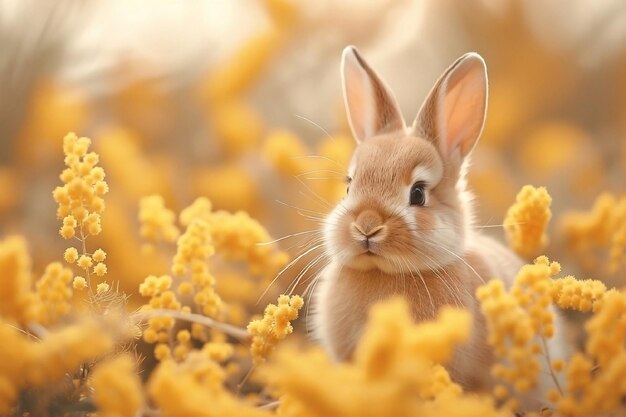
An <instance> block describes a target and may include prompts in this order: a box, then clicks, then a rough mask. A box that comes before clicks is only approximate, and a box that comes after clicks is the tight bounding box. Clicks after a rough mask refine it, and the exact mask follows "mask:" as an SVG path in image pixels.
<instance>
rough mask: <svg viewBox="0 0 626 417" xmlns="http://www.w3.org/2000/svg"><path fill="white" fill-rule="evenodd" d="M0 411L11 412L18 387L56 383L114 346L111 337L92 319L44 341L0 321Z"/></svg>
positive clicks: (8, 413)
mask: <svg viewBox="0 0 626 417" xmlns="http://www.w3.org/2000/svg"><path fill="white" fill-rule="evenodd" d="M0 338H1V339H2V342H3V343H2V347H1V348H0V352H1V353H2V354H1V355H0V414H2V415H10V412H11V410H12V407H13V405H14V404H15V402H16V400H17V396H18V394H19V392H20V390H21V389H24V388H26V387H42V386H44V385H46V384H51V383H57V382H60V381H61V380H62V378H63V377H66V376H67V374H68V372H75V371H77V370H78V368H79V366H80V365H81V364H83V363H85V362H87V361H91V360H93V359H94V358H96V357H98V356H99V355H103V354H105V353H107V352H109V351H110V349H111V348H112V347H113V341H112V339H111V337H110V336H109V335H108V334H107V333H106V332H104V331H102V329H101V328H100V327H99V326H97V325H95V324H94V323H91V322H85V323H78V324H75V325H71V326H67V327H65V328H63V329H62V330H60V331H58V332H50V333H48V334H46V336H45V338H44V339H43V340H40V341H39V340H35V339H34V338H32V337H29V336H27V335H24V334H23V333H22V332H20V331H19V330H17V329H15V328H14V327H12V326H10V325H9V323H7V322H4V321H2V320H0Z"/></svg>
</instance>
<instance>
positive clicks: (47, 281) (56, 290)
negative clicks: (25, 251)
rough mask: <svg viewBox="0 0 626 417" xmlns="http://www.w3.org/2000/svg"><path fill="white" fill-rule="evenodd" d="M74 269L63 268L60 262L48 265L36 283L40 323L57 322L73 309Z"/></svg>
mask: <svg viewBox="0 0 626 417" xmlns="http://www.w3.org/2000/svg"><path fill="white" fill-rule="evenodd" d="M72 280H73V275H72V271H71V270H70V269H68V268H63V266H62V265H61V264H60V263H59V262H53V263H51V264H49V265H48V266H47V267H46V270H45V272H44V274H43V275H42V277H41V278H40V279H39V280H38V281H37V283H36V289H37V300H38V303H37V321H38V322H39V323H40V324H44V325H45V324H53V323H56V322H57V320H59V319H60V318H61V317H63V316H65V315H67V314H68V313H69V312H70V310H71V304H70V299H71V298H72V289H71V287H70V284H71V283H72Z"/></svg>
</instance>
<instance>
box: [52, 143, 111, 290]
mask: <svg viewBox="0 0 626 417" xmlns="http://www.w3.org/2000/svg"><path fill="white" fill-rule="evenodd" d="M90 145H91V139H89V138H85V137H81V138H79V137H77V136H76V135H75V134H74V133H70V134H68V135H67V136H65V138H64V139H63V152H64V154H65V165H66V167H67V168H65V169H64V170H63V172H62V173H61V176H60V178H61V181H62V182H63V183H64V185H63V186H60V187H56V188H55V190H54V192H53V197H54V200H55V201H56V202H57V203H58V205H59V208H58V210H57V217H58V218H59V219H62V221H63V226H62V227H61V230H60V231H59V233H60V234H61V236H62V237H63V238H64V239H71V238H73V237H77V238H78V240H79V241H80V242H81V245H82V247H81V250H80V253H79V250H78V249H76V248H75V247H69V248H67V249H66V251H65V253H64V259H65V260H66V262H68V263H71V264H73V263H76V265H77V266H78V267H79V268H80V269H81V270H83V271H84V274H85V277H83V276H77V277H76V278H75V279H74V283H73V286H74V288H75V289H77V290H82V289H85V288H89V289H90V290H91V287H90V284H91V283H90V277H91V274H95V275H97V276H98V277H102V276H104V275H105V274H106V273H107V267H106V264H105V263H104V261H105V259H106V253H105V252H104V251H103V250H102V249H98V250H96V251H95V252H94V253H93V254H89V253H87V247H86V239H87V237H88V236H95V235H98V234H100V232H101V231H102V225H101V215H102V213H103V211H104V207H105V205H104V199H103V198H102V196H103V195H104V194H106V193H107V192H108V191H109V186H108V184H107V183H106V181H105V180H104V177H105V172H104V169H102V167H99V166H97V165H98V162H99V159H100V158H99V156H98V154H97V153H95V152H88V151H89V146H90ZM107 285H108V284H107ZM104 288H105V287H104V286H102V285H100V286H98V290H99V291H102V290H103V289H104Z"/></svg>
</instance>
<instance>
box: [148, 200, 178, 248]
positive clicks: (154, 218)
mask: <svg viewBox="0 0 626 417" xmlns="http://www.w3.org/2000/svg"><path fill="white" fill-rule="evenodd" d="M139 222H140V224H141V229H140V230H139V234H140V235H141V237H142V238H144V239H147V240H148V241H149V242H151V243H153V244H154V243H158V242H170V243H171V242H175V241H176V239H178V236H179V235H180V230H179V229H178V227H177V226H176V223H175V222H176V215H175V214H174V212H173V211H172V210H170V209H168V208H166V207H165V202H164V201H163V197H161V196H160V195H151V196H148V197H144V198H142V199H141V200H140V201H139Z"/></svg>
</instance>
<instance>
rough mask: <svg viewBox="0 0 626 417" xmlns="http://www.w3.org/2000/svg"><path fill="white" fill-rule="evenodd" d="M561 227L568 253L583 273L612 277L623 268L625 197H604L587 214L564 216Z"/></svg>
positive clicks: (576, 213) (625, 247) (624, 251)
mask: <svg viewBox="0 0 626 417" xmlns="http://www.w3.org/2000/svg"><path fill="white" fill-rule="evenodd" d="M561 226H562V229H563V230H564V234H565V238H566V242H567V244H568V245H569V249H570V250H571V251H572V252H573V254H574V255H575V256H576V257H577V259H578V261H579V262H580V263H581V264H582V266H583V268H585V269H586V270H588V271H594V269H602V270H607V271H608V272H610V273H615V272H617V271H618V270H619V269H620V268H623V267H624V266H626V197H621V198H618V197H617V196H615V195H613V194H610V193H604V194H602V195H600V196H599V197H598V198H597V199H596V201H595V203H594V205H593V207H592V209H591V211H590V212H588V213H586V212H570V213H566V214H564V215H563V218H562V220H561ZM597 249H600V252H599V253H600V255H599V254H598V250H597ZM607 261H608V262H607ZM594 272H595V271H594Z"/></svg>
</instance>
